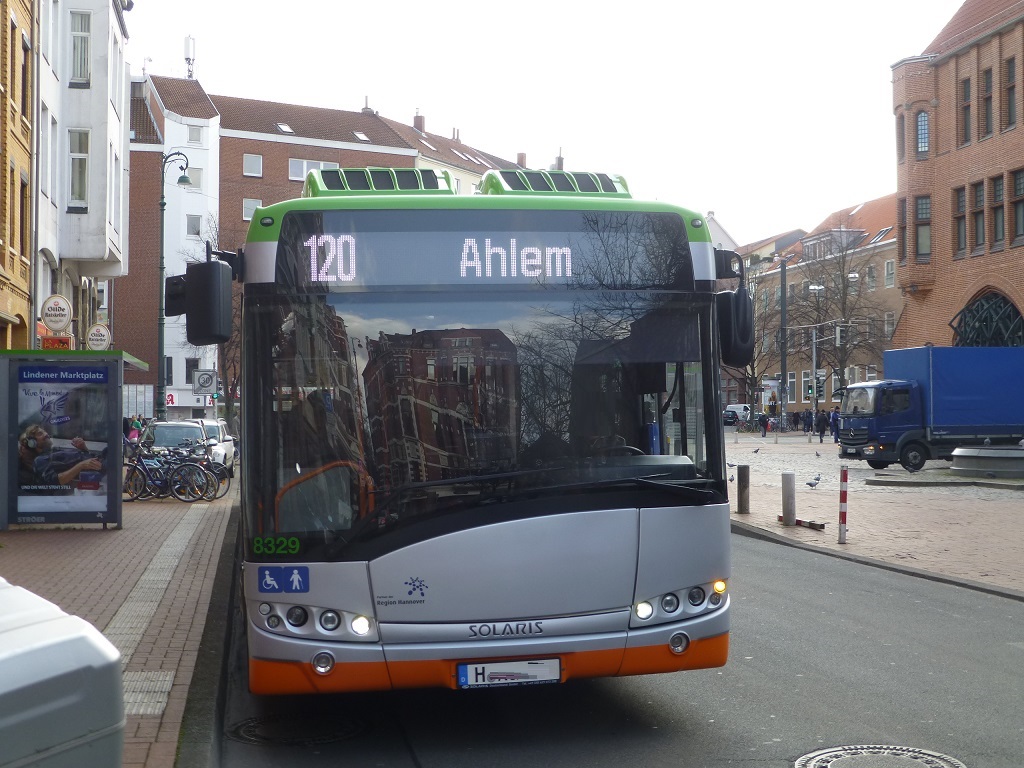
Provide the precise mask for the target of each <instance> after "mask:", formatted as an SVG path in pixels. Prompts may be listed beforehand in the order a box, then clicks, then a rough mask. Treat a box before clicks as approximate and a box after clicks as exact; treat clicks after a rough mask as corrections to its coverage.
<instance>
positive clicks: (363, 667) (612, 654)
mask: <svg viewBox="0 0 1024 768" xmlns="http://www.w3.org/2000/svg"><path fill="white" fill-rule="evenodd" d="M728 656H729V635H728V633H726V634H722V635H719V636H717V637H712V638H708V639H705V640H694V641H693V642H691V643H690V646H689V648H687V649H686V652H685V653H678V654H677V653H672V651H671V650H669V648H668V646H667V645H655V646H645V647H642V648H627V649H626V650H625V651H623V650H622V649H612V650H604V651H582V652H580V653H567V654H563V655H562V657H561V662H562V682H565V681H566V680H572V679H580V678H586V677H616V676H623V675H649V674H655V673H658V672H678V671H680V670H685V669H707V668H711V667H721V666H723V665H724V664H725V662H726V659H727V658H728ZM515 658H517V659H531V658H542V657H538V656H520V657H515ZM501 660H504V661H508V660H511V659H510V657H502V659H501ZM473 661H475V662H480V663H485V662H487V661H491V659H473ZM457 665H458V662H456V661H453V660H450V659H431V660H426V661H393V662H391V663H390V664H388V663H385V662H359V663H350V664H339V665H338V666H336V667H335V668H334V671H332V672H331V673H330V674H328V675H318V674H316V673H315V672H314V671H313V669H312V667H310V665H309V664H303V663H299V662H286V661H267V660H265V659H250V660H249V690H250V691H252V692H253V693H256V694H264V695H279V694H291V693H342V692H345V691H386V690H390V689H392V688H455V687H456V667H457Z"/></svg>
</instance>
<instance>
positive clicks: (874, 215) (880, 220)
mask: <svg viewBox="0 0 1024 768" xmlns="http://www.w3.org/2000/svg"><path fill="white" fill-rule="evenodd" d="M895 226H896V194H895V193H893V194H891V195H886V196H885V197H880V198H878V199H877V200H869V201H868V202H866V203H861V204H860V205H855V206H852V207H850V208H844V209H842V210H840V211H835V212H834V213H831V214H829V216H828V218H826V219H825V220H824V221H823V222H821V224H819V225H818V226H816V227H815V228H814V229H812V230H811V232H810V234H808V235H807V237H806V238H804V239H805V240H809V239H812V238H814V237H815V236H817V235H821V234H824V233H826V232H829V231H831V230H834V229H839V228H843V229H852V230H861V231H863V232H864V234H865V239H864V240H863V241H861V242H860V243H858V246H860V245H865V244H867V243H868V242H870V241H871V239H872V238H873V237H875V236H876V235H877V234H878V233H879V232H881V231H882V230H883V229H885V228H886V227H888V228H889V229H890V232H888V233H887V234H886V235H885V236H884V238H883V239H884V240H890V239H892V238H894V237H895V236H896V235H895V232H893V231H892V228H894V227H895Z"/></svg>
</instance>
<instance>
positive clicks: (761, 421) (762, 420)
mask: <svg viewBox="0 0 1024 768" xmlns="http://www.w3.org/2000/svg"><path fill="white" fill-rule="evenodd" d="M757 423H758V426H760V427H761V437H767V436H768V415H767V414H765V413H762V414H760V415H758V417H757Z"/></svg>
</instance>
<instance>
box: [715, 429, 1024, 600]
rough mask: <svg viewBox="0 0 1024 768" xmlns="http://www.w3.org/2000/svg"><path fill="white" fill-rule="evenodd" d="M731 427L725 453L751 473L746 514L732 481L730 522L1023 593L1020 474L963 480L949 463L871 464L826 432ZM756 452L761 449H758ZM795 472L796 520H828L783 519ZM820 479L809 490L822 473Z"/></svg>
mask: <svg viewBox="0 0 1024 768" xmlns="http://www.w3.org/2000/svg"><path fill="white" fill-rule="evenodd" d="M726 429H727V434H726V457H727V460H728V461H729V462H730V463H731V464H734V465H736V466H734V467H732V468H730V470H729V471H730V473H732V475H733V476H734V477H735V476H736V473H737V468H738V467H739V466H742V465H746V466H748V467H749V468H750V469H749V473H750V488H749V509H750V512H749V513H748V514H740V513H738V511H737V510H738V507H739V504H738V495H739V494H738V488H737V485H738V483H737V481H736V480H733V482H731V483H730V486H729V487H730V494H729V496H730V505H731V508H732V520H733V523H734V528H736V529H738V530H739V531H740V532H746V533H751V534H755V535H765V536H768V537H771V538H776V539H778V540H782V541H785V542H788V543H791V544H798V545H801V546H811V547H818V548H823V549H825V550H828V551H831V552H833V553H837V554H840V553H841V554H843V555H845V556H850V557H854V558H867V559H870V560H874V561H879V562H881V563H885V564H887V565H889V566H891V567H897V568H899V569H900V570H907V571H911V572H921V573H922V574H924V575H929V576H931V577H933V578H939V579H944V580H949V581H953V582H957V583H968V584H970V585H972V586H976V587H977V588H980V589H986V590H990V591H995V592H999V593H1005V594H1008V595H1011V596H1014V597H1017V598H1019V599H1024V534H1022V533H1021V526H1022V525H1024V480H998V481H997V480H987V479H981V478H978V479H974V478H964V477H958V476H955V475H953V474H951V473H950V472H949V469H948V468H949V463H948V462H945V461H935V462H928V464H927V465H926V466H925V468H924V469H923V470H922V471H921V472H915V473H909V472H907V471H905V470H904V469H903V468H902V467H900V466H899V465H893V466H891V467H889V468H888V469H885V470H873V469H871V468H870V467H868V466H867V464H865V463H864V462H862V461H846V462H844V460H843V459H841V458H840V457H839V455H838V454H839V451H838V445H836V444H835V443H833V442H832V440H831V438H830V437H828V436H826V438H825V442H824V443H819V442H818V438H817V437H813V438H812V440H811V441H810V442H808V438H807V436H806V435H804V434H803V433H802V432H796V433H782V434H780V435H778V436H775V435H773V434H769V435H768V436H767V437H761V436H760V434H757V433H754V434H737V433H734V432H732V431H731V430H730V429H729V428H726ZM755 451H756V452H755ZM844 463H845V464H846V466H847V467H848V472H847V478H848V479H847V515H846V523H847V538H846V543H845V544H839V543H838V540H839V491H840V479H841V467H842V466H843V464H844ZM789 471H791V472H793V473H794V477H795V485H796V488H795V490H796V493H795V507H796V518H797V519H798V520H803V521H814V522H818V523H825V529H824V530H820V531H819V530H815V529H812V528H808V527H804V526H799V525H798V526H783V524H782V523H781V522H779V517H780V516H781V515H782V473H783V472H789ZM818 475H820V477H821V480H820V481H819V482H818V484H817V485H816V486H815V487H814V488H811V487H809V486H808V485H807V483H808V482H813V480H814V478H815V477H816V476H818Z"/></svg>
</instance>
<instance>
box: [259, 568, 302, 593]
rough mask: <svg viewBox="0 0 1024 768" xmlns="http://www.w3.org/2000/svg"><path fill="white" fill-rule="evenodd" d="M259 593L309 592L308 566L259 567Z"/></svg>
mask: <svg viewBox="0 0 1024 768" xmlns="http://www.w3.org/2000/svg"><path fill="white" fill-rule="evenodd" d="M259 572H260V585H259V589H260V592H309V566H306V565H261V566H260V569H259Z"/></svg>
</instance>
